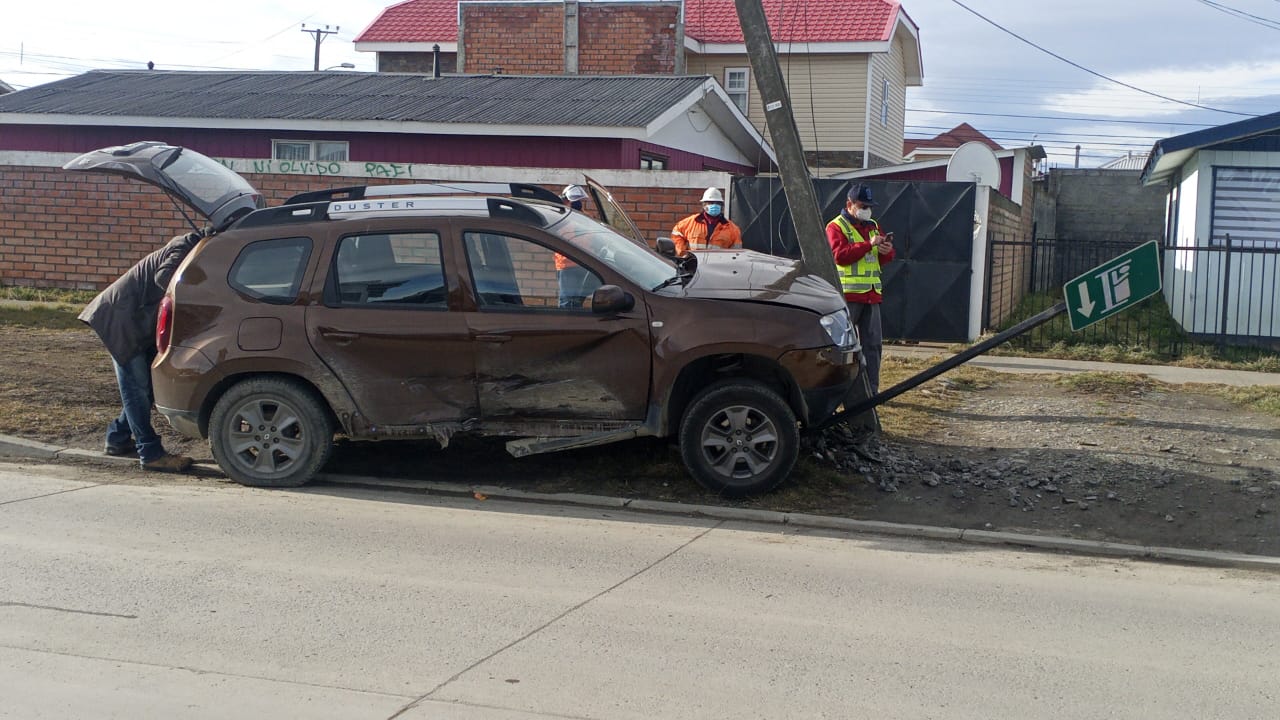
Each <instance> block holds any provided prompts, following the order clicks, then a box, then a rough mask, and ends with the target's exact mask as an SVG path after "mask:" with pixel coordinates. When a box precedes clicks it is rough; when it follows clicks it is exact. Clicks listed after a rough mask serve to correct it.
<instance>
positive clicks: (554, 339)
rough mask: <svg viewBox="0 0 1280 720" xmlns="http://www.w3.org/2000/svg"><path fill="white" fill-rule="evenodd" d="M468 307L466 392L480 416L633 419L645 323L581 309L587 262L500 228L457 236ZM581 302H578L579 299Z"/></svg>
mask: <svg viewBox="0 0 1280 720" xmlns="http://www.w3.org/2000/svg"><path fill="white" fill-rule="evenodd" d="M462 240H463V247H464V248H465V250H464V252H465V253H466V256H467V262H468V267H469V273H470V277H469V284H470V285H471V287H472V291H473V293H474V294H475V298H476V311H474V312H469V313H467V314H466V318H467V325H468V328H469V330H470V332H471V337H472V341H473V343H474V352H475V362H476V390H477V394H478V396H479V401H480V416H481V419H482V420H484V421H487V422H504V423H505V422H516V423H519V422H526V421H536V420H573V421H639V420H643V419H644V417H645V412H646V409H647V406H648V401H649V370H650V358H651V353H650V347H649V328H648V320H647V317H646V311H645V307H644V304H643V302H642V301H638V303H637V306H636V307H635V308H634V309H633V310H632V311H630V312H627V313H622V314H618V315H612V316H602V315H597V314H594V313H592V312H591V309H590V304H591V300H590V296H591V293H592V291H593V290H594V289H595V288H596V287H598V286H599V285H600V284H601V283H602V276H601V275H600V273H599V272H598V271H597V269H593V268H591V267H589V266H588V263H590V260H589V259H587V258H577V259H581V260H583V263H581V264H580V263H578V262H576V261H575V260H576V259H575V258H571V257H568V256H566V255H559V254H558V253H557V252H556V251H555V250H553V249H551V247H549V246H548V245H545V244H542V243H540V242H538V241H536V240H533V239H529V238H523V237H516V236H514V235H510V234H503V233H490V232H478V231H469V232H464V233H463V234H462ZM579 303H581V304H579Z"/></svg>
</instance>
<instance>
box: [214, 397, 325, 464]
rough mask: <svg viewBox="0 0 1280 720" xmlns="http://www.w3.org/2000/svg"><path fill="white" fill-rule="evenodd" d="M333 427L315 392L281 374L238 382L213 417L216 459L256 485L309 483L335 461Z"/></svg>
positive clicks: (218, 404) (222, 399)
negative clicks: (330, 462) (275, 376)
mask: <svg viewBox="0 0 1280 720" xmlns="http://www.w3.org/2000/svg"><path fill="white" fill-rule="evenodd" d="M333 432H334V426H333V420H332V419H331V417H330V415H329V412H328V411H327V409H326V408H325V407H324V406H323V405H322V404H321V402H320V401H319V400H318V399H317V398H316V396H315V394H314V393H313V392H311V391H310V389H308V388H307V387H305V386H304V385H302V384H301V383H299V382H296V381H292V380H286V379H281V378H255V379H252V380H245V381H243V382H240V383H238V384H236V385H233V386H232V387H231V388H230V389H229V390H227V392H225V393H223V395H222V397H220V398H218V402H217V404H215V405H214V406H213V413H212V414H211V415H210V417H209V446H210V448H211V449H212V450H213V459H214V460H216V461H217V462H218V466H219V467H221V468H222V471H223V472H225V473H226V474H227V475H228V476H230V478H231V479H232V480H235V481H236V482H238V483H240V484H242V485H250V486H253V487H276V488H283V487H298V486H300V485H305V484H306V483H307V482H309V481H310V480H311V479H312V478H313V477H315V476H316V473H318V472H320V468H322V467H324V464H325V463H326V462H328V461H329V454H330V453H331V452H332V451H333Z"/></svg>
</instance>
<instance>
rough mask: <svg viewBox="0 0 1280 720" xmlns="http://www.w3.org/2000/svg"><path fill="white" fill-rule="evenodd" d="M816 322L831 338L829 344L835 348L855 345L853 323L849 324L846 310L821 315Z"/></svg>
mask: <svg viewBox="0 0 1280 720" xmlns="http://www.w3.org/2000/svg"><path fill="white" fill-rule="evenodd" d="M818 322H820V323H821V324H822V329H823V330H826V331H827V335H830V336H831V342H832V343H834V344H835V345H836V347H849V346H851V345H856V344H857V341H856V340H854V337H853V323H851V322H849V311H848V310H846V309H844V308H841V309H839V310H837V311H835V312H833V313H831V314H829V315H823V316H822V318H821V319H820V320H819V321H818Z"/></svg>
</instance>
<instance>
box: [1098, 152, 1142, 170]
mask: <svg viewBox="0 0 1280 720" xmlns="http://www.w3.org/2000/svg"><path fill="white" fill-rule="evenodd" d="M1146 165H1147V153H1139V154H1137V155H1134V154H1132V153H1130V154H1128V155H1126V156H1124V157H1121V158H1116V159H1115V160H1112V161H1110V162H1105V163H1103V164H1101V165H1099V166H1098V169H1099V170H1141V169H1142V168H1144V167H1146Z"/></svg>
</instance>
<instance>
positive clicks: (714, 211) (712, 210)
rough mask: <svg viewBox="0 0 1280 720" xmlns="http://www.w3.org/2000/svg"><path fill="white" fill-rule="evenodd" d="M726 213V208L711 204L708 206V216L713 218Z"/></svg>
mask: <svg viewBox="0 0 1280 720" xmlns="http://www.w3.org/2000/svg"><path fill="white" fill-rule="evenodd" d="M722 212H724V206H723V205H718V204H716V203H711V204H710V205H708V206H707V214H708V215H710V216H711V217H720V213H722Z"/></svg>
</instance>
